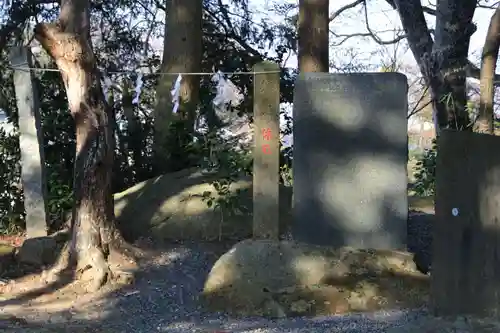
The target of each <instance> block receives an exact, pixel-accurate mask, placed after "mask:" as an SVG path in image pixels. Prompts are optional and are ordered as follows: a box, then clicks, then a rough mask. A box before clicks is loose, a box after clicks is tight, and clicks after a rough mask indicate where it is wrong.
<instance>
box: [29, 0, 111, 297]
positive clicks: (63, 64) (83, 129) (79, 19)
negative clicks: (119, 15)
mask: <svg viewBox="0 0 500 333" xmlns="http://www.w3.org/2000/svg"><path fill="white" fill-rule="evenodd" d="M35 38H36V39H37V40H38V41H39V42H40V43H41V45H42V47H43V48H44V49H45V50H46V51H47V53H49V55H50V56H51V57H52V58H53V59H54V60H55V62H56V64H57V66H58V68H59V70H60V71H61V76H62V79H63V82H64V85H65V88H66V92H67V96H68V104H69V108H70V111H71V115H72V117H73V119H74V120H75V125H76V159H75V167H74V179H73V186H74V195H75V206H74V209H73V216H72V222H71V227H72V241H71V246H70V254H71V258H72V260H71V264H72V266H73V267H72V268H74V269H75V270H76V276H75V278H77V279H81V280H83V281H84V282H87V288H88V291H95V290H97V289H99V288H100V287H101V286H102V285H103V284H104V283H105V282H106V281H107V279H108V278H110V273H111V272H110V269H109V266H108V262H107V259H108V255H109V252H110V245H111V242H112V240H114V239H115V237H116V232H115V231H116V228H114V210H113V196H112V189H111V172H112V167H113V146H114V144H113V140H114V137H113V135H112V133H113V129H112V121H111V119H112V114H111V113H112V110H111V108H110V107H109V106H108V105H107V103H106V101H105V98H104V95H103V91H102V88H101V84H100V73H99V71H98V69H97V65H96V60H95V58H94V55H93V51H92V47H91V44H90V39H89V2H88V0H66V1H62V3H61V13H60V16H59V20H58V21H57V22H55V23H48V24H44V23H42V24H38V25H37V26H36V27H35Z"/></svg>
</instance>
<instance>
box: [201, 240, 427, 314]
mask: <svg viewBox="0 0 500 333" xmlns="http://www.w3.org/2000/svg"><path fill="white" fill-rule="evenodd" d="M428 294H429V284H428V277H427V276H425V275H423V274H421V273H420V272H419V271H418V270H417V269H416V267H415V264H414V263H413V259H412V255H411V254H410V253H407V252H400V251H393V250H372V249H354V248H348V247H344V248H338V249H335V248H329V247H320V246H312V245H307V244H301V243H296V242H285V241H283V242H277V241H269V240H245V241H243V242H240V243H238V244H236V245H235V246H234V247H233V248H232V249H231V250H229V251H228V252H227V253H225V254H224V255H222V256H221V257H220V258H219V260H218V261H217V262H216V263H215V265H214V266H213V268H212V270H211V272H210V274H209V275H208V278H207V280H206V282H205V286H204V289H203V292H202V293H201V300H202V302H203V304H204V305H205V306H206V307H207V308H208V309H209V310H212V311H224V312H229V313H231V314H233V315H236V316H244V315H250V316H252V315H258V316H269V317H292V316H304V315H311V316H313V315H327V314H338V313H347V312H351V311H357V312H359V311H373V310H378V309H391V308H400V307H404V308H411V307H420V306H423V305H425V304H426V303H427V300H428Z"/></svg>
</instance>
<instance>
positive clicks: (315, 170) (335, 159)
mask: <svg viewBox="0 0 500 333" xmlns="http://www.w3.org/2000/svg"><path fill="white" fill-rule="evenodd" d="M407 90H408V85H407V79H406V77H405V76H404V75H402V74H399V73H355V74H332V73H301V74H300V75H299V76H298V78H297V81H296V83H295V89H294V103H293V120H294V123H293V137H294V146H293V156H294V159H293V187H294V202H293V210H294V214H293V215H294V223H293V228H292V229H293V236H294V239H296V240H300V241H303V242H306V243H311V244H316V245H326V246H337V247H341V246H353V247H356V248H379V249H404V247H405V244H406V239H405V236H406V219H407V214H408V203H407V185H408V184H407V183H408V177H407V161H408V133H407V123H408V121H407V119H406V116H407V104H408V101H407Z"/></svg>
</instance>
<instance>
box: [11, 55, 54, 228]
mask: <svg viewBox="0 0 500 333" xmlns="http://www.w3.org/2000/svg"><path fill="white" fill-rule="evenodd" d="M10 61H11V63H12V66H14V67H32V60H31V53H30V50H29V49H27V48H25V47H16V48H14V49H12V51H11V53H10ZM33 80H34V78H33V74H32V73H31V71H30V70H27V69H15V71H14V86H15V92H16V100H17V109H18V112H19V146H20V149H21V179H22V184H23V192H24V207H25V210H26V233H27V237H28V238H34V237H41V236H47V215H46V207H47V206H46V198H47V195H46V194H47V185H46V181H45V171H44V170H45V164H44V153H43V134H42V129H41V126H42V125H41V120H40V113H39V110H38V97H37V94H36V91H35V85H34V82H33Z"/></svg>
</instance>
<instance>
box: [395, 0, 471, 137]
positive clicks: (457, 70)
mask: <svg viewBox="0 0 500 333" xmlns="http://www.w3.org/2000/svg"><path fill="white" fill-rule="evenodd" d="M387 2H388V3H389V4H390V5H391V6H393V8H395V9H396V10H397V11H398V13H399V16H400V18H401V23H402V25H403V28H404V30H405V33H406V34H407V38H408V43H409V45H410V49H411V50H412V52H413V55H414V57H415V60H416V61H417V63H418V65H419V68H420V71H421V72H422V75H423V76H424V79H425V81H426V84H427V85H429V87H430V89H431V96H432V99H433V107H434V118H435V119H434V120H435V125H436V132H437V134H439V130H440V129H443V128H452V129H457V130H471V129H472V124H471V122H470V119H469V114H468V112H467V109H466V104H467V95H466V91H465V77H466V70H467V66H468V60H467V55H468V50H469V41H470V37H471V35H472V34H473V33H474V31H475V26H474V24H473V23H472V17H473V16H474V11H475V8H476V1H475V0H443V1H438V5H437V10H436V12H437V14H436V29H435V30H436V32H435V40H434V42H433V40H432V38H431V35H430V33H429V29H428V27H427V23H426V21H425V17H424V14H423V8H422V5H421V3H420V1H403V0H394V1H392V0H387Z"/></svg>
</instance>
